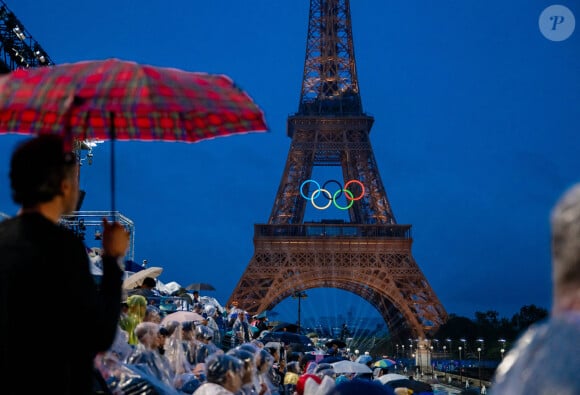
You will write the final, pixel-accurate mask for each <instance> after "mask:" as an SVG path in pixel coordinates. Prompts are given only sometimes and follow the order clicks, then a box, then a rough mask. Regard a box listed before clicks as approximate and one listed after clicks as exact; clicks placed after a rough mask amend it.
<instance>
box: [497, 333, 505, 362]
mask: <svg viewBox="0 0 580 395" xmlns="http://www.w3.org/2000/svg"><path fill="white" fill-rule="evenodd" d="M498 342H500V343H501V350H500V352H501V359H503V353H504V352H505V339H503V338H501V339H499V340H498Z"/></svg>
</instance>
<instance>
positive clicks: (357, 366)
mask: <svg viewBox="0 0 580 395" xmlns="http://www.w3.org/2000/svg"><path fill="white" fill-rule="evenodd" d="M331 365H332V367H333V368H334V371H335V372H336V373H339V374H340V373H357V374H364V373H372V370H371V368H369V367H368V366H367V365H364V364H362V363H358V362H354V361H350V360H343V361H338V362H333V363H331Z"/></svg>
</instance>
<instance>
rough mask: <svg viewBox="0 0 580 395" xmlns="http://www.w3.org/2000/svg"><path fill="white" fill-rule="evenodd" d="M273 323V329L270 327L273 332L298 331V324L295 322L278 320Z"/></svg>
mask: <svg viewBox="0 0 580 395" xmlns="http://www.w3.org/2000/svg"><path fill="white" fill-rule="evenodd" d="M272 324H273V326H272V329H270V331H272V332H281V331H283V330H286V331H288V332H293V333H297V332H298V325H296V324H293V323H291V322H284V321H278V322H272Z"/></svg>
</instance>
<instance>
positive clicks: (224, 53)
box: [0, 0, 580, 317]
mask: <svg viewBox="0 0 580 395" xmlns="http://www.w3.org/2000/svg"><path fill="white" fill-rule="evenodd" d="M5 1H6V3H7V5H8V7H9V8H10V9H11V10H12V11H13V12H14V13H15V14H16V16H17V17H18V19H19V20H20V21H21V22H22V23H23V25H24V27H25V29H26V30H27V31H28V32H29V33H30V34H32V36H33V37H34V39H35V40H36V41H38V42H39V43H40V44H41V45H42V47H43V48H44V49H45V50H46V52H47V53H48V54H49V56H50V57H51V58H52V60H53V61H54V62H55V63H69V62H76V61H81V60H90V59H105V58H111V57H115V58H120V59H125V60H132V61H137V62H141V63H147V64H153V65H157V66H167V67H177V68H181V69H184V70H189V71H204V72H210V73H224V74H227V75H229V76H230V77H232V78H233V79H234V80H235V81H236V82H237V83H238V85H240V86H241V87H242V88H244V89H245V90H246V91H247V92H248V93H249V94H250V95H251V96H252V97H253V98H254V100H255V101H256V102H257V103H258V104H259V105H260V106H261V108H262V109H263V110H264V112H265V115H266V120H267V122H268V125H269V126H270V132H269V133H255V134H247V135H243V136H231V137H225V138H219V139H215V140H211V141H203V142H200V143H196V144H186V143H151V142H119V143H117V144H116V159H115V160H116V173H115V174H116V179H117V187H116V207H117V208H118V209H119V210H120V211H121V212H122V213H123V214H124V215H126V216H127V217H129V218H130V219H132V220H133V221H134V223H135V260H136V261H138V262H140V261H142V260H143V259H147V261H148V265H149V266H161V267H163V268H164V272H163V274H162V275H161V277H160V279H161V280H162V281H163V282H169V281H177V282H179V283H180V284H182V285H187V284H189V283H191V282H208V283H211V284H213V285H214V286H215V287H216V288H217V290H216V291H215V292H211V293H208V294H210V295H211V296H215V297H217V298H218V299H220V300H222V301H223V302H225V301H226V300H227V298H228V297H229V295H230V293H231V291H232V290H233V288H234V287H235V285H236V284H237V281H238V280H239V278H240V276H241V275H242V273H243V272H244V270H245V268H246V266H247V265H248V263H249V262H250V259H251V257H252V254H253V243H252V237H253V225H254V224H255V223H265V222H266V221H267V220H268V216H269V214H270V211H271V209H272V205H273V203H274V199H275V194H276V191H277V189H278V184H279V182H280V178H281V176H282V172H283V170H284V164H285V161H286V155H287V153H288V148H289V145H290V139H289V138H288V137H287V136H286V120H287V117H288V116H289V115H291V114H293V113H295V112H296V111H297V110H298V102H299V95H300V87H301V82H302V71H303V66H304V55H305V46H306V33H307V22H308V11H309V2H308V1H307V0H293V1H275V2H272V1H264V0H247V1H243V2H241V1H233V0H224V1H220V2H213V1H206V2H198V1H185V0H174V1H171V2H166V1H154V0H140V1H136V0H125V1H109V0H102V1H99V2H93V1H84V0H77V1H69V0H53V1H40V2H39V1H37V0H17V1H10V0H5ZM553 4H561V5H564V6H566V7H567V8H568V9H569V10H570V11H571V12H572V13H574V14H576V16H577V15H579V14H580V8H579V7H578V3H575V2H572V1H561V2H559V3H550V2H546V1H539V0H515V1H510V2H504V1H499V0H491V1H485V2H473V1H470V2H465V1H451V0H445V1H440V2H432V1H418V0H416V1H391V0H388V1H373V0H353V1H351V13H352V24H353V36H354V45H355V56H356V60H357V71H358V79H359V84H360V90H361V95H362V100H363V108H364V110H365V111H366V112H367V113H368V114H369V115H372V116H374V117H375V123H374V126H373V128H372V131H371V142H372V145H373V149H374V153H375V156H376V160H377V162H378V166H379V170H380V174H381V178H382V180H383V183H384V185H385V188H386V190H387V194H388V197H389V200H390V203H391V206H392V208H393V211H394V214H395V216H396V218H397V222H398V223H400V224H411V225H412V226H413V227H412V232H413V237H414V244H413V256H414V257H415V259H416V261H417V263H418V264H419V266H420V267H421V269H422V270H423V272H424V274H425V276H426V277H427V279H428V280H429V282H430V284H431V286H432V287H433V289H434V290H435V292H436V294H437V295H438V297H439V299H440V300H441V302H442V303H443V305H444V306H445V308H446V310H447V311H448V312H449V313H456V314H459V315H465V316H468V317H472V316H473V313H474V312H475V311H485V310H497V311H499V312H500V315H502V316H508V317H511V315H512V314H514V313H515V312H517V310H518V309H519V308H520V307H521V306H523V305H526V304H536V305H538V306H541V307H545V308H549V307H550V302H551V284H550V249H549V222H548V219H549V211H550V209H551V207H552V206H553V204H554V203H555V201H556V199H557V198H558V197H559V196H560V195H561V193H562V192H563V191H564V190H565V189H566V188H567V187H569V186H570V185H572V183H574V182H577V181H580V175H579V169H580V155H579V154H578V151H579V150H580V135H579V130H580V115H579V114H580V112H579V110H578V105H579V103H580V72H579V71H580V41H579V32H578V29H576V31H574V32H573V33H572V34H571V35H570V36H569V37H568V38H567V39H565V40H562V41H553V40H550V39H548V38H546V37H545V36H544V35H543V34H542V32H541V30H540V22H539V21H540V15H541V14H542V11H543V10H544V9H546V7H548V6H550V5H553ZM569 21H570V19H569V18H568V19H567V20H566V22H567V23H568V22H569ZM562 26H564V24H562ZM568 26H569V25H568ZM560 28H561V26H558V29H560ZM548 33H549V32H548ZM20 139H22V136H15V135H3V136H0V177H1V178H0V211H2V212H5V213H8V214H13V213H15V211H16V207H15V206H14V205H13V204H12V202H11V200H10V192H9V183H8V180H7V173H8V159H9V155H10V152H11V150H12V148H13V147H14V144H15V143H16V141H18V140H20ZM109 150H110V145H109V143H103V144H101V145H99V146H98V147H97V148H95V150H94V161H93V164H92V165H86V164H85V165H83V168H82V175H81V187H82V188H83V189H84V190H86V192H87V196H86V199H85V201H84V203H83V207H82V208H83V210H108V209H109V208H110V187H109V182H110V178H109V177H110V169H109ZM334 214H336V213H334ZM309 215H310V214H309V213H307V215H306V217H305V220H308V219H309ZM312 215H314V214H312ZM329 215H332V213H329ZM311 292H312V296H313V297H311V298H309V299H307V300H304V301H303V304H302V309H303V314H305V315H310V314H326V313H330V314H332V313H336V312H343V311H344V310H345V309H348V308H350V307H352V306H360V307H361V308H360V311H363V310H365V309H368V308H369V306H368V304H366V302H364V301H363V300H362V299H360V298H358V297H353V296H350V295H349V294H346V293H345V292H342V291H336V290H313V291H311ZM295 307H296V301H294V300H288V301H285V302H283V303H282V305H281V306H279V309H276V310H280V311H284V309H287V312H288V314H295ZM369 310H370V309H369Z"/></svg>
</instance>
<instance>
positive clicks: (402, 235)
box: [254, 222, 411, 239]
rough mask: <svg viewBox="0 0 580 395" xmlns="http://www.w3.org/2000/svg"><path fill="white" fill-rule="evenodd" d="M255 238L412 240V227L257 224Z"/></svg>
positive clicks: (321, 223) (346, 224) (345, 224)
mask: <svg viewBox="0 0 580 395" xmlns="http://www.w3.org/2000/svg"><path fill="white" fill-rule="evenodd" d="M254 237H255V238H260V237H377V238H391V239H410V238H411V225H389V224H388V225H375V224H372V225H367V224H349V223H344V224H334V223H323V222H320V223H319V222H315V223H304V224H296V225H287V224H280V225H278V224H277V225H271V224H255V225H254Z"/></svg>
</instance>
